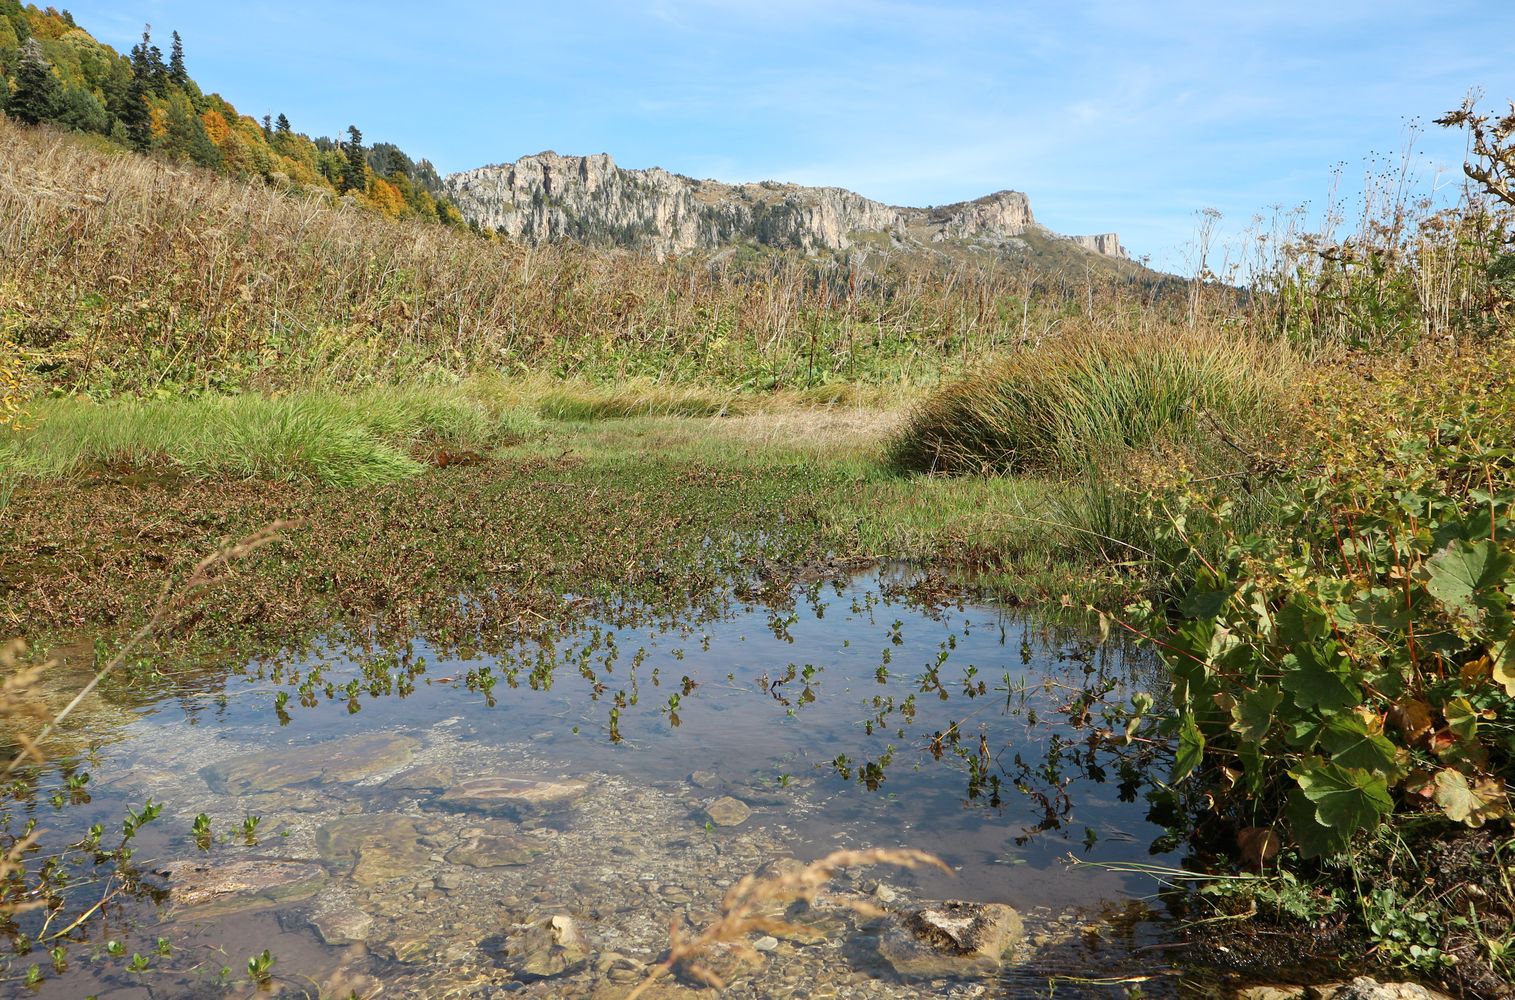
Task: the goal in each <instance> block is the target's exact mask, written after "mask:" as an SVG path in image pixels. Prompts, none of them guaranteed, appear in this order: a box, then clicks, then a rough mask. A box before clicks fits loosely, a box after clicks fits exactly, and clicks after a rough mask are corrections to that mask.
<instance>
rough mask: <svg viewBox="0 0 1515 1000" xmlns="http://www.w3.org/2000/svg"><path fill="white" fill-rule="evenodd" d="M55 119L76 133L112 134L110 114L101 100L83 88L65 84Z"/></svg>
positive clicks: (58, 101)
mask: <svg viewBox="0 0 1515 1000" xmlns="http://www.w3.org/2000/svg"><path fill="white" fill-rule="evenodd" d="M53 119H54V120H55V121H56V122H57V123H58V124H60V125H64V126H67V127H68V128H71V129H73V130H74V131H76V132H96V133H99V134H102V135H107V134H109V133H110V114H109V112H107V111H106V110H105V105H103V104H101V103H100V99H99V98H97V97H96V96H95V95H94V94H91V93H90V92H89V91H87V90H85V89H84V88H83V87H75V86H73V85H72V84H64V85H63V89H62V90H61V91H60V92H59V94H58V100H57V102H56V105H55V109H54V112H53Z"/></svg>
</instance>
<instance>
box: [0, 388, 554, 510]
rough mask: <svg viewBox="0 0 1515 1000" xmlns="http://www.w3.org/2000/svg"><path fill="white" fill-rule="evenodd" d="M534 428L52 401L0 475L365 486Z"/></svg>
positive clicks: (443, 418)
mask: <svg viewBox="0 0 1515 1000" xmlns="http://www.w3.org/2000/svg"><path fill="white" fill-rule="evenodd" d="M533 426H534V421H533V419H532V418H531V417H529V416H523V415H522V414H520V413H518V412H515V411H492V410H491V409H489V408H488V407H486V406H485V405H483V404H482V403H481V402H479V401H478V400H476V399H474V398H472V397H471V396H469V395H467V394H465V393H463V392H461V391H453V390H445V389H436V388H424V389H423V388H416V389H397V388H386V389H374V390H370V391H367V392H362V393H356V394H351V395H330V394H324V393H317V392H299V393H293V394H290V395H288V396H279V397H265V396H257V395H243V396H222V397H209V398H203V399H187V400H186V399H160V400H115V401H110V402H106V403H92V402H89V401H87V400H77V399H57V400H47V401H42V402H39V403H38V404H36V405H35V406H34V407H33V409H32V411H31V412H30V414H29V416H28V420H27V424H26V426H24V427H23V428H21V429H17V430H12V431H10V432H8V433H6V434H4V435H3V436H0V468H3V469H5V470H7V471H8V472H9V473H10V474H12V475H20V476H26V477H29V478H36V479H60V478H64V477H66V476H69V475H72V474H75V473H77V472H79V471H81V470H84V469H86V468H90V467H99V466H131V467H147V468H163V467H168V468H171V469H174V470H176V471H178V472H181V473H183V474H187V475H193V476H211V475H216V476H223V477H234V478H265V479H283V480H292V481H305V482H317V483H325V484H328V485H336V486H367V485H376V484H379V483H386V482H394V481H396V480H399V479H404V478H406V477H408V476H411V475H414V474H416V473H417V472H420V471H421V469H422V468H423V464H422V463H421V462H420V461H418V459H417V457H415V456H416V454H417V453H424V452H425V451H427V450H428V449H432V450H434V449H436V448H438V447H445V448H450V449H455V450H473V449H482V448H486V447H490V446H493V445H495V444H499V443H504V442H509V441H512V440H517V439H519V438H520V437H522V436H524V435H526V434H529V433H531V432H532V429H533Z"/></svg>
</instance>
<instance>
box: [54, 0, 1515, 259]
mask: <svg viewBox="0 0 1515 1000" xmlns="http://www.w3.org/2000/svg"><path fill="white" fill-rule="evenodd" d="M69 8H70V9H71V10H72V12H73V13H74V16H75V18H76V19H77V20H78V21H79V23H80V24H81V25H82V26H84V27H85V28H88V29H90V30H91V31H93V32H94V33H95V34H96V35H97V36H98V37H100V38H102V39H103V40H104V41H107V42H109V43H111V44H113V45H116V46H117V47H118V48H122V49H123V50H124V49H125V48H127V47H129V46H130V45H131V44H132V42H133V41H134V39H135V38H136V37H137V36H138V35H139V34H140V32H141V29H142V25H143V24H144V23H147V22H150V23H151V24H152V25H153V28H154V35H155V38H156V39H158V40H159V42H160V44H161V45H162V46H163V47H164V49H165V50H166V49H167V45H168V36H169V32H170V31H171V30H173V29H177V30H178V31H179V32H180V33H181V34H182V35H183V37H184V41H185V47H186V51H187V57H188V63H189V68H190V72H191V73H192V74H193V75H194V76H195V78H196V79H197V80H199V81H200V82H201V84H202V85H205V86H207V87H209V88H211V89H215V90H218V91H220V92H221V93H222V94H223V95H224V96H225V97H226V98H227V99H228V100H230V101H231V102H232V103H233V104H235V105H236V106H237V107H238V109H239V110H241V111H243V112H245V113H248V114H252V115H254V116H258V117H261V116H262V115H263V114H265V113H278V112H281V111H282V112H284V113H286V114H288V115H289V117H290V119H291V121H292V122H293V123H294V125H295V127H296V128H297V129H299V130H301V131H305V132H311V133H324V134H332V135H334V134H336V133H337V132H339V131H340V130H341V129H342V128H344V127H345V126H346V125H348V124H349V123H356V124H357V125H358V126H359V127H360V128H361V129H362V130H363V132H364V135H365V136H366V137H367V138H368V139H369V140H370V141H372V140H386V141H390V142H395V143H397V144H399V145H400V146H402V147H403V148H405V149H406V150H407V151H408V152H410V153H411V154H412V155H417V156H426V157H427V158H429V159H431V160H432V162H434V163H435V164H436V165H437V167H438V169H440V170H442V171H443V172H444V173H445V172H448V171H453V170H461V169H467V168H469V167H474V166H479V165H482V164H485V163H495V162H500V161H503V160H511V159H514V158H516V157H517V156H520V155H523V154H526V153H534V152H539V151H541V150H544V149H555V150H557V151H558V152H560V153H592V152H608V153H610V154H611V155H612V156H613V157H614V158H615V159H616V161H617V162H618V163H620V164H622V165H623V166H631V167H647V166H662V167H666V168H668V169H670V170H674V171H677V172H679V173H684V174H690V175H693V176H697V177H715V178H717V179H720V180H726V181H748V180H762V179H767V178H773V179H777V180H785V181H795V182H799V183H805V184H834V185H838V186H841V187H848V188H852V189H854V190H857V191H860V192H862V193H863V194H865V195H868V196H869V197H873V198H878V199H881V200H883V201H887V202H891V203H894V204H909V205H927V204H942V203H946V202H952V201H959V200H963V199H967V198H974V197H977V196H979V195H982V194H986V193H988V192H990V191H995V190H998V189H1001V188H1013V189H1017V190H1021V191H1025V192H1027V193H1028V194H1030V196H1031V203H1032V207H1033V209H1034V211H1035V212H1036V215H1037V217H1038V219H1039V220H1040V221H1042V222H1043V223H1045V224H1046V225H1048V226H1050V227H1052V228H1053V229H1056V230H1058V231H1061V232H1066V233H1086V232H1103V231H1108V230H1115V231H1119V232H1120V234H1121V237H1122V240H1123V242H1124V243H1125V244H1126V246H1127V247H1128V248H1129V249H1130V250H1131V251H1132V253H1133V254H1136V255H1138V256H1141V255H1148V256H1150V257H1151V258H1152V261H1153V263H1154V264H1155V265H1157V266H1162V267H1165V268H1167V269H1170V270H1179V271H1182V270H1184V269H1185V268H1186V267H1188V266H1189V264H1188V261H1189V260H1190V258H1191V257H1192V245H1193V240H1194V232H1195V222H1196V219H1195V216H1196V213H1197V212H1198V211H1199V210H1200V209H1203V208H1215V209H1218V210H1219V211H1220V212H1221V213H1222V216H1223V218H1222V221H1221V230H1222V232H1223V233H1225V234H1230V238H1232V239H1239V236H1238V235H1237V234H1239V233H1240V232H1241V231H1242V230H1243V229H1244V228H1245V227H1246V226H1247V225H1248V224H1249V223H1250V221H1251V220H1252V218H1253V216H1254V215H1256V214H1257V213H1259V212H1264V211H1267V210H1268V209H1269V208H1270V207H1271V206H1284V207H1292V206H1296V205H1300V204H1303V203H1306V202H1309V203H1311V204H1312V205H1313V206H1315V207H1316V210H1318V207H1319V206H1320V205H1322V204H1323V203H1324V201H1325V200H1326V197H1327V195H1328V193H1329V191H1330V189H1331V185H1332V173H1333V170H1334V169H1335V168H1336V167H1337V166H1338V165H1341V167H1342V173H1343V179H1342V183H1341V188H1342V190H1343V192H1346V193H1351V192H1352V191H1354V190H1360V189H1361V187H1362V177H1363V173H1364V170H1365V168H1366V167H1367V166H1368V165H1369V164H1370V163H1371V162H1372V161H1373V158H1374V157H1376V158H1377V162H1379V163H1383V162H1386V160H1387V161H1392V160H1394V159H1397V157H1398V153H1399V151H1400V150H1401V149H1402V148H1403V147H1404V145H1405V141H1406V134H1407V125H1408V123H1409V122H1410V121H1411V120H1413V119H1417V118H1418V119H1420V120H1421V121H1422V122H1423V123H1424V124H1425V125H1426V130H1425V132H1424V134H1423V135H1422V136H1421V138H1420V140H1419V142H1418V143H1417V149H1418V151H1419V155H1418V157H1417V160H1416V164H1417V170H1418V172H1419V175H1420V179H1421V183H1422V184H1423V185H1424V186H1425V187H1426V188H1430V187H1436V186H1440V187H1442V188H1443V190H1444V191H1445V190H1451V189H1452V188H1449V187H1448V185H1455V184H1456V183H1457V181H1458V178H1459V177H1460V173H1459V172H1458V168H1459V165H1460V164H1461V161H1462V150H1463V144H1462V140H1461V137H1460V136H1458V135H1456V134H1452V133H1445V132H1443V131H1442V130H1440V129H1437V128H1436V127H1435V126H1432V125H1430V119H1431V118H1433V117H1435V116H1436V115H1438V114H1440V113H1441V112H1443V111H1445V110H1447V109H1448V108H1451V107H1453V106H1455V105H1456V104H1458V103H1459V102H1460V101H1461V99H1462V97H1463V96H1464V94H1465V93H1466V92H1467V91H1468V89H1469V88H1470V87H1481V88H1482V89H1483V90H1484V91H1485V92H1486V93H1487V95H1488V98H1487V99H1486V103H1487V104H1490V105H1493V104H1494V103H1495V102H1503V101H1504V100H1505V99H1507V98H1511V97H1515V59H1511V58H1510V54H1511V51H1512V50H1511V41H1510V40H1511V39H1512V38H1515V2H1510V0H1438V2H1436V3H1426V2H1424V0H1416V2H1404V0H1375V2H1358V0H1315V2H1308V3H1307V2H1273V3H1270V2H1267V0H1251V2H1242V3H1236V2H1226V0H1210V2H1205V3H1189V2H1170V3H1163V2H1148V3H1139V2H1135V0H1087V2H1079V0H1064V2H1045V3H1044V2H1035V3H1011V2H1002V3H990V2H972V3H970V2H945V3H930V4H928V3H910V2H862V0H835V2H827V0H809V2H796V0H652V2H637V0H621V2H603V3H602V2H598V0H577V2H558V3H553V2H550V0H549V2H546V3H544V2H541V0H537V2H532V3H484V2H447V0H438V2H433V3H431V4H428V5H419V4H415V3H395V2H389V0H370V2H366V3H351V2H326V3H315V2H305V3H298V4H296V3H283V2H266V3H261V4H220V3H216V4H207V3H204V2H203V0H200V2H190V0H88V2H80V0H75V2H72V3H70V4H69Z"/></svg>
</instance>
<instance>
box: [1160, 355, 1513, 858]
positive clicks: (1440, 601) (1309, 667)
mask: <svg viewBox="0 0 1515 1000" xmlns="http://www.w3.org/2000/svg"><path fill="white" fill-rule="evenodd" d="M1511 357H1512V352H1511V351H1510V350H1508V349H1506V350H1503V351H1501V352H1500V353H1499V354H1498V355H1496V356H1493V357H1490V358H1484V359H1471V360H1470V359H1458V360H1456V361H1455V362H1453V363H1452V364H1449V365H1447V366H1446V367H1445V368H1444V369H1443V371H1442V372H1441V373H1435V372H1427V371H1425V370H1409V371H1407V372H1404V373H1402V374H1401V375H1400V376H1399V377H1390V378H1389V379H1387V384H1388V388H1386V389H1384V390H1382V391H1381V394H1378V395H1376V396H1375V397H1374V398H1370V399H1368V400H1365V401H1363V402H1361V403H1356V404H1353V405H1348V406H1344V407H1341V408H1333V409H1329V410H1327V411H1326V412H1325V413H1324V415H1323V416H1322V418H1321V421H1320V429H1321V435H1322V438H1323V439H1324V441H1325V445H1324V447H1323V452H1322V454H1321V455H1320V456H1319V459H1320V461H1321V463H1322V464H1321V466H1320V468H1319V470H1318V471H1315V472H1312V473H1310V474H1309V475H1308V476H1305V477H1303V479H1302V481H1301V482H1300V483H1299V484H1298V488H1297V490H1296V491H1295V493H1294V498H1293V500H1292V502H1291V503H1289V504H1288V505H1287V506H1286V507H1285V509H1284V511H1283V515H1284V525H1283V527H1282V529H1281V530H1279V531H1277V532H1272V533H1269V534H1268V535H1257V534H1246V533H1243V532H1238V531H1236V530H1235V529H1234V526H1233V524H1232V510H1231V508H1230V505H1229V504H1222V505H1220V506H1218V507H1212V506H1209V505H1208V504H1207V503H1191V504H1189V505H1187V506H1178V507H1173V508H1171V511H1172V515H1173V516H1172V518H1171V520H1170V522H1169V524H1168V526H1167V531H1168V532H1169V534H1170V535H1171V536H1172V537H1173V538H1174V539H1176V540H1179V541H1186V540H1187V539H1189V538H1190V537H1192V536H1194V535H1195V534H1196V533H1197V532H1208V533H1210V534H1212V535H1221V536H1224V537H1226V538H1227V539H1228V544H1227V546H1226V547H1225V551H1224V553H1223V555H1222V557H1221V558H1218V559H1205V560H1204V561H1203V562H1204V565H1203V566H1202V568H1200V569H1199V570H1198V572H1197V573H1195V574H1194V576H1193V578H1192V582H1191V585H1190V586H1189V588H1188V590H1187V593H1185V594H1184V595H1183V596H1182V598H1181V600H1179V601H1178V604H1177V612H1176V616H1175V617H1174V618H1173V619H1171V620H1170V619H1163V620H1162V623H1161V624H1160V626H1159V628H1158V631H1157V634H1156V639H1157V645H1158V647H1159V649H1160V651H1161V654H1162V658H1163V660H1164V662H1165V664H1166V666H1167V668H1168V670H1169V672H1170V674H1171V678H1172V687H1171V701H1172V705H1173V709H1174V715H1173V717H1172V718H1171V719H1169V720H1167V722H1166V723H1165V725H1166V727H1167V730H1168V732H1169V735H1171V736H1172V737H1174V738H1175V739H1176V745H1177V751H1176V761H1175V767H1174V772H1173V776H1172V781H1173V783H1174V787H1173V788H1172V789H1171V790H1170V791H1169V792H1168V793H1166V794H1167V795H1168V796H1171V800H1172V801H1171V802H1170V803H1169V804H1170V805H1172V806H1178V807H1180V808H1181V812H1182V814H1184V815H1190V816H1192V815H1196V814H1202V815H1203V816H1204V817H1205V825H1206V826H1209V827H1210V828H1212V829H1213V828H1214V824H1215V821H1216V820H1217V819H1219V820H1221V821H1222V822H1224V823H1229V824H1230V825H1232V826H1233V827H1234V828H1235V829H1236V831H1237V833H1238V835H1239V840H1238V843H1241V842H1242V841H1245V842H1246V843H1249V844H1251V845H1252V850H1253V851H1254V854H1255V853H1256V851H1258V850H1259V849H1260V845H1265V844H1266V845H1271V847H1272V848H1273V849H1276V848H1278V847H1279V846H1282V845H1285V844H1292V845H1294V846H1295V847H1297V849H1298V851H1299V853H1300V854H1301V856H1303V857H1307V858H1308V857H1326V858H1330V857H1335V856H1338V855H1342V854H1345V853H1346V852H1348V850H1349V849H1350V846H1351V844H1352V841H1353V838H1354V836H1355V835H1357V834H1359V833H1362V832H1364V831H1370V830H1375V829H1377V828H1379V827H1380V826H1381V824H1383V823H1384V822H1386V821H1391V820H1399V819H1401V818H1403V817H1406V816H1411V815H1414V816H1420V817H1423V818H1424V819H1425V820H1426V821H1427V822H1431V823H1435V822H1438V821H1439V822H1442V823H1446V824H1460V825H1462V826H1465V827H1481V826H1483V825H1485V824H1493V823H1501V824H1502V823H1504V822H1505V821H1506V817H1507V816H1508V814H1509V811H1510V801H1509V794H1508V787H1509V783H1510V782H1511V781H1512V780H1515V606H1512V605H1515V378H1512V376H1515V364H1512V362H1511ZM1381 384H1382V382H1381ZM1248 829H1250V831H1251V832H1250V833H1247V831H1248ZM1243 851H1244V853H1245V852H1246V848H1245V846H1244V848H1243ZM1264 853H1267V852H1264ZM1253 860H1257V857H1256V856H1254V858H1253Z"/></svg>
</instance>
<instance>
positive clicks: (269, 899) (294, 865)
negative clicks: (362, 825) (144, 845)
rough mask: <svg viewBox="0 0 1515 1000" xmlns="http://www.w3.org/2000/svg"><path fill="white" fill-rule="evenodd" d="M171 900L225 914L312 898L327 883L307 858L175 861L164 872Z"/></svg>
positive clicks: (206, 913)
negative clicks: (299, 859) (305, 860)
mask: <svg viewBox="0 0 1515 1000" xmlns="http://www.w3.org/2000/svg"><path fill="white" fill-rule="evenodd" d="M158 874H160V875H163V876H166V877H167V878H168V880H169V887H168V900H169V902H170V903H172V904H175V905H178V906H184V907H189V908H192V909H193V911H194V912H193V914H192V915H193V916H195V917H222V916H226V915H228V914H232V913H247V912H250V911H253V910H261V909H266V908H268V907H271V906H278V905H281V904H283V903H291V902H297V901H299V900H302V899H308V898H310V897H311V896H314V895H315V894H316V893H317V892H319V891H320V889H321V887H322V886H323V885H325V884H326V881H327V879H328V875H327V873H326V869H324V868H322V867H321V866H320V865H317V864H312V863H309V862H303V861H267V860H248V861H230V862H220V863H212V862H209V861H200V860H196V859H186V860H184V861H175V862H172V863H171V864H168V865H166V866H164V867H163V868H161V869H159V870H158Z"/></svg>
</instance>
